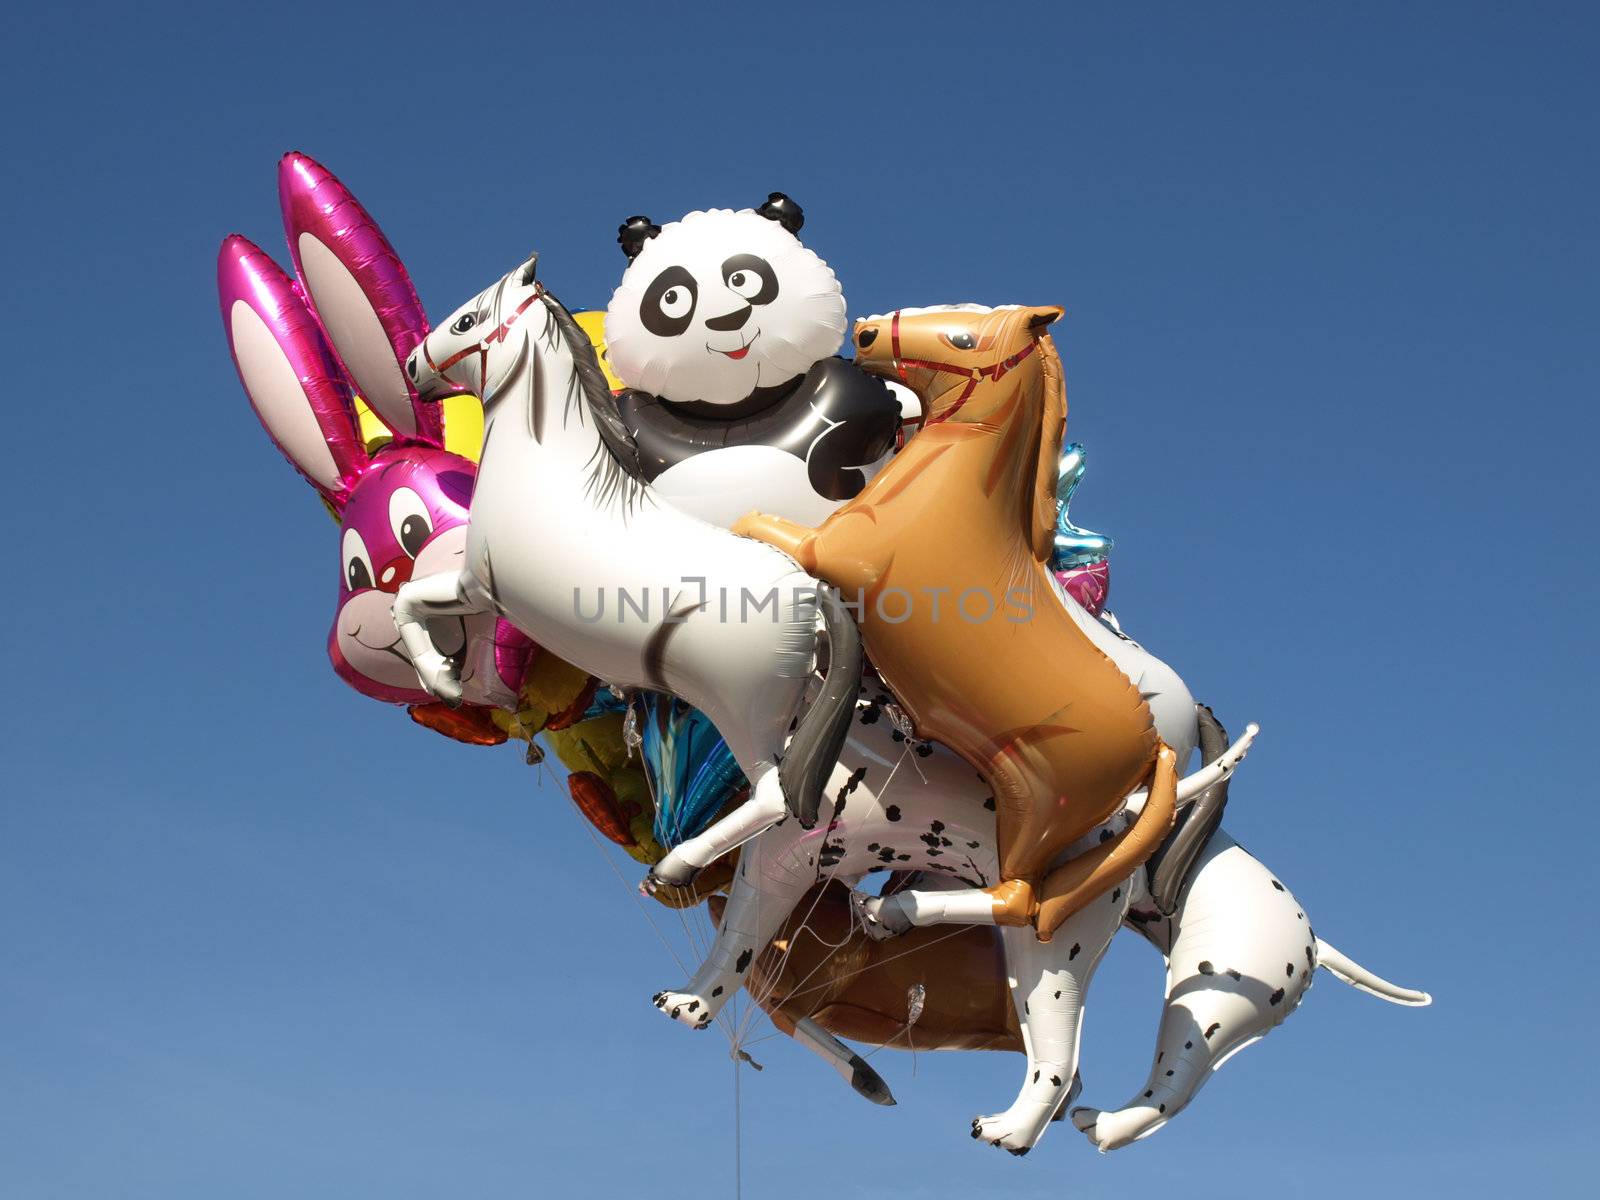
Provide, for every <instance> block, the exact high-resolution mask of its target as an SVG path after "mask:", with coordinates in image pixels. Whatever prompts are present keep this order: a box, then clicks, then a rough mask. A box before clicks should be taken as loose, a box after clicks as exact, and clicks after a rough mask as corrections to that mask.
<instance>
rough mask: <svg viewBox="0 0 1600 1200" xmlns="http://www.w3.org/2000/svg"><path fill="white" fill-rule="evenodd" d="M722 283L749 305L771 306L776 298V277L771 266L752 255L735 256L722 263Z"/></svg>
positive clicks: (764, 260)
mask: <svg viewBox="0 0 1600 1200" xmlns="http://www.w3.org/2000/svg"><path fill="white" fill-rule="evenodd" d="M722 282H723V283H725V284H727V285H728V290H729V291H730V292H732V293H733V294H734V295H736V296H738V297H739V298H740V299H741V300H744V301H745V302H747V303H749V304H771V303H772V302H773V301H774V300H776V299H777V298H778V276H777V274H776V273H775V272H774V271H773V269H772V264H770V263H769V262H767V260H766V259H764V258H758V257H757V256H756V255H754V254H735V255H734V256H733V257H732V258H730V259H728V261H727V262H725V263H723V264H722Z"/></svg>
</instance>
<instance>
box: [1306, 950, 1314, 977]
mask: <svg viewBox="0 0 1600 1200" xmlns="http://www.w3.org/2000/svg"><path fill="white" fill-rule="evenodd" d="M1306 966H1308V967H1310V968H1311V969H1312V970H1313V971H1315V970H1316V969H1317V956H1316V955H1315V954H1313V953H1312V952H1311V947H1310V946H1307V947H1306Z"/></svg>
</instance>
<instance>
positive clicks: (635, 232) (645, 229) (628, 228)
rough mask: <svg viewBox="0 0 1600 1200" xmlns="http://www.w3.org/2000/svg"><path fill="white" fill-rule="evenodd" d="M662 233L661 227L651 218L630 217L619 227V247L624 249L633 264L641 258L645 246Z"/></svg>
mask: <svg viewBox="0 0 1600 1200" xmlns="http://www.w3.org/2000/svg"><path fill="white" fill-rule="evenodd" d="M660 232H661V226H659V225H657V224H656V223H655V222H654V221H652V220H651V219H650V218H649V217H629V218H628V219H627V220H626V221H624V222H623V223H622V224H621V225H618V226H617V245H619V246H621V247H622V252H623V253H624V254H626V255H627V256H628V261H629V262H632V261H633V260H634V259H636V258H638V257H639V251H641V250H643V249H644V244H645V243H646V242H648V241H649V240H650V239H651V238H653V237H655V236H656V234H658V233H660Z"/></svg>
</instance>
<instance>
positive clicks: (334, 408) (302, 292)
mask: <svg viewBox="0 0 1600 1200" xmlns="http://www.w3.org/2000/svg"><path fill="white" fill-rule="evenodd" d="M279 185H280V197H281V199H282V203H283V210H284V222H285V227H286V229H287V231H288V236H289V243H290V246H291V248H292V249H293V251H294V257H295V261H296V266H297V268H299V269H300V272H301V274H300V281H299V283H296V282H295V281H294V280H291V279H290V278H289V276H288V275H286V274H285V273H284V272H283V270H282V269H281V268H280V267H279V266H278V265H277V263H275V262H273V260H272V259H271V258H270V257H269V256H268V255H267V254H266V253H265V252H264V251H262V250H261V249H260V248H259V247H257V246H256V245H254V244H253V243H252V242H250V241H249V240H248V239H246V238H244V237H241V236H239V235H238V234H233V235H230V236H229V237H228V238H227V239H226V240H224V242H223V244H222V251H221V254H220V256H219V259H218V264H217V289H218V293H219V296H220V299H221V305H222V320H223V325H224V327H225V329H226V331H227V335H228V343H229V347H230V349H231V351H232V353H233V360H234V364H235V366H236V367H237V368H238V371H239V378H240V381H241V382H242V383H243V384H244V389H245V392H246V394H247V395H248V396H249V398H250V403H251V405H252V407H253V408H254V409H255V412H256V416H257V417H258V418H259V419H260V421H261V424H262V426H263V427H264V428H265V429H266V431H267V434H268V436H269V437H271V438H272V440H273V442H274V443H275V444H276V445H277V447H278V449H279V450H280V451H282V452H283V454H284V456H285V457H286V458H288V459H289V461H290V462H291V463H292V464H293V465H294V466H295V467H296V469H298V470H299V471H300V473H301V474H302V475H304V476H305V478H306V479H307V481H308V482H310V483H311V485H312V486H313V487H315V488H316V489H317V491H318V492H320V493H321V495H322V496H323V498H324V499H325V500H326V501H327V502H328V504H329V506H330V507H331V508H332V509H333V511H334V512H335V513H336V514H337V516H338V519H339V522H340V535H339V536H340V542H339V565H340V585H339V595H338V605H337V609H336V612H335V615H334V622H333V628H332V630H331V631H330V632H329V635H328V655H329V657H330V658H331V659H332V661H333V666H334V670H335V671H337V672H338V674H339V676H340V677H341V678H342V679H344V680H345V682H347V683H349V684H350V685H351V686H352V687H354V688H355V689H356V690H357V691H359V692H361V693H362V694H364V695H367V696H371V697H374V698H375V699H379V700H386V701H390V702H392V703H397V704H429V703H431V701H432V697H431V696H429V695H428V694H427V693H426V692H425V691H423V690H422V687H421V684H420V681H419V680H418V679H417V675H416V672H415V671H414V670H413V669H412V666H411V663H410V662H409V660H407V659H406V657H405V656H404V654H403V653H402V650H401V646H400V635H399V631H398V630H397V629H396V628H395V623H394V616H393V611H392V607H393V603H394V596H395V593H396V592H397V591H398V590H399V589H400V587H401V585H402V584H404V583H406V582H407V581H408V580H410V579H411V578H412V577H413V576H422V575H428V574H433V573H434V572H437V571H444V570H451V569H455V568H457V567H459V565H460V559H461V557H462V555H463V554H464V553H465V550H466V525H467V512H468V506H469V505H470V503H471V499H472V488H473V484H474V482H475V480H476V477H477V467H476V466H475V464H473V463H472V462H471V461H470V460H469V459H466V458H462V457H461V456H460V455H457V454H452V453H449V452H448V451H446V450H444V449H443V448H442V444H443V433H442V429H441V425H440V418H439V416H438V412H437V409H435V408H433V407H431V406H423V405H421V404H419V403H417V402H416V401H415V397H414V394H413V393H412V392H411V390H410V385H409V383H408V382H407V381H406V380H405V376H404V372H403V371H402V370H401V367H400V363H401V362H402V361H403V356H404V354H405V353H408V352H409V350H410V348H411V347H412V346H414V345H415V344H416V343H417V342H418V341H419V340H420V339H421V338H422V337H423V336H424V335H425V334H426V333H427V324H426V321H425V319H424V318H423V315H422V308H421V305H420V304H419V303H418V302H417V299H416V292H415V290H414V289H413V288H412V286H411V281H410V279H409V277H408V276H407V275H406V272H405V269H404V267H403V266H401V264H400V260H399V258H398V256H396V255H395V253H394V251H393V249H392V248H391V247H390V246H389V243H388V241H387V240H386V239H385V238H384V237H383V234H382V232H381V231H379V229H378V227H377V225H376V223H375V222H373V220H372V218H371V217H370V216H368V215H367V213H366V210H365V209H363V208H362V207H361V206H360V204H359V203H357V202H356V200H355V198H354V197H353V196H351V195H350V193H349V192H348V191H346V190H345V189H344V187H343V185H341V184H340V183H339V181H338V180H337V179H335V178H334V177H333V176H332V174H330V173H329V172H328V171H327V170H326V169H325V168H323V167H321V166H320V165H319V164H317V163H316V162H314V161H313V160H312V159H310V158H308V157H306V156H305V155H303V154H291V155H287V156H286V157H285V158H284V160H283V162H282V164H281V166H280V174H279ZM325 334H326V336H324V335H325ZM402 347H403V349H399V348H402ZM397 355H398V357H397ZM363 385H364V386H365V388H366V389H367V390H365V391H363V392H362V395H363V396H364V397H365V398H366V399H367V400H368V403H369V405H370V407H371V408H372V409H373V411H374V412H375V413H376V414H377V415H378V416H379V417H380V418H381V419H382V420H383V422H384V424H385V425H386V426H388V428H389V430H391V431H392V432H393V434H394V437H393V438H392V440H387V441H383V442H381V443H380V444H377V445H376V446H375V448H373V449H371V450H370V451H369V449H368V447H367V446H366V445H365V444H364V443H363V441H362V438H361V434H360V427H359V424H358V422H357V418H356V409H355V397H356V394H357V390H358V387H359V386H363ZM433 625H437V629H434V628H433V626H432V625H430V631H431V632H433V633H434V636H435V638H436V639H438V640H439V642H440V645H441V648H444V647H448V650H447V651H446V652H447V653H448V654H450V655H451V656H452V657H458V658H459V661H460V663H461V668H462V679H463V698H464V699H465V700H466V701H468V702H469V703H472V704H477V705H482V706H486V707H501V708H514V707H515V706H516V699H517V692H518V689H519V688H520V686H521V684H522V680H523V677H524V675H525V673H526V671H527V668H528V665H529V664H530V662H531V661H532V658H533V655H534V653H535V647H534V645H533V643H532V642H531V641H529V640H528V639H527V638H526V637H525V636H524V635H522V634H521V633H520V632H518V631H517V630H516V629H514V628H513V627H512V626H510V625H509V624H507V623H506V622H504V621H500V620H498V619H496V618H495V617H493V616H492V615H491V616H482V617H468V618H465V619H463V618H459V617H447V618H441V619H440V620H439V621H437V622H434V623H433Z"/></svg>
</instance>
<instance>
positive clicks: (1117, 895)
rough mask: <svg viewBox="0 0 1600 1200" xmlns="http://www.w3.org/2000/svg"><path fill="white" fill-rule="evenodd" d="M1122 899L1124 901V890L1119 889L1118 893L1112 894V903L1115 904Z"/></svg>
mask: <svg viewBox="0 0 1600 1200" xmlns="http://www.w3.org/2000/svg"><path fill="white" fill-rule="evenodd" d="M1121 899H1122V889H1121V888H1118V889H1117V890H1116V891H1114V892H1112V893H1111V903H1113V904H1115V903H1116V902H1117V901H1118V900H1121Z"/></svg>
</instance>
